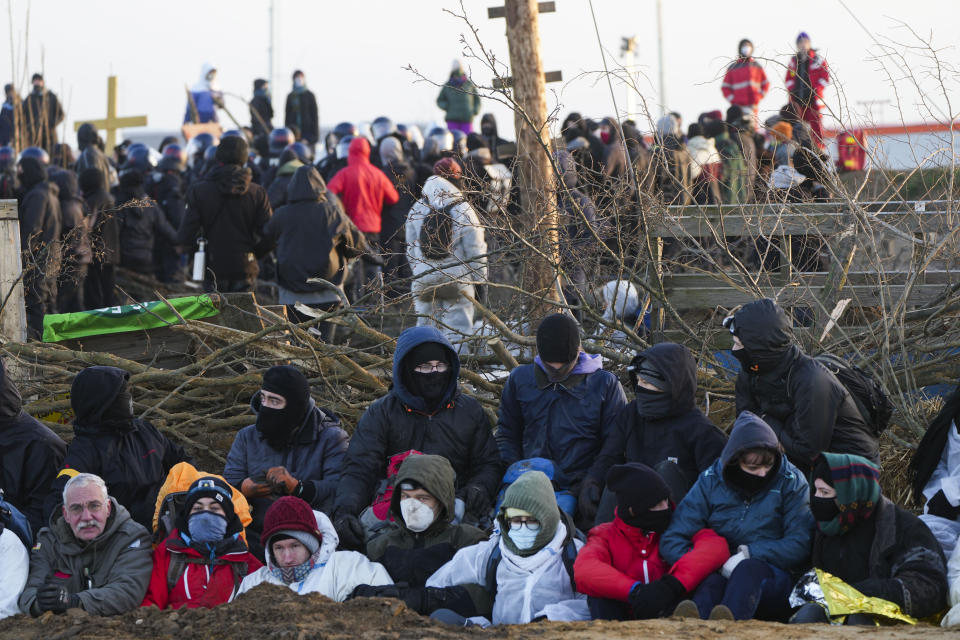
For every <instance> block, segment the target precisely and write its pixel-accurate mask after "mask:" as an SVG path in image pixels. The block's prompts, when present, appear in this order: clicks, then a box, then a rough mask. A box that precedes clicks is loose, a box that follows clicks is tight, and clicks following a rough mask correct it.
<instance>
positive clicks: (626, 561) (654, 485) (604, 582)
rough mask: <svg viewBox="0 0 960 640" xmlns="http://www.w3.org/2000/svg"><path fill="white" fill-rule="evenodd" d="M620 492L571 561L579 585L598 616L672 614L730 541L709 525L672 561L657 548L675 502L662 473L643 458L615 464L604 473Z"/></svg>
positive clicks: (718, 560)
mask: <svg viewBox="0 0 960 640" xmlns="http://www.w3.org/2000/svg"><path fill="white" fill-rule="evenodd" d="M606 481H607V486H608V487H610V489H611V490H612V491H613V492H615V494H616V505H617V510H616V516H615V517H614V519H613V522H608V523H605V524H601V525H597V526H596V527H594V528H593V529H591V530H590V537H589V538H588V539H587V544H586V545H584V547H583V549H581V550H580V553H579V554H578V555H577V561H576V563H575V564H574V565H573V569H574V575H575V577H576V580H577V591H579V592H580V593H585V594H586V595H587V596H588V598H587V602H588V604H589V606H590V614H591V616H592V617H593V619H594V620H636V619H645V618H656V617H659V616H662V615H669V614H670V613H671V612H672V611H673V608H674V606H675V605H676V604H677V603H678V602H679V600H680V599H681V598H682V597H683V596H684V595H685V594H687V593H689V592H691V591H693V590H694V589H696V588H697V586H698V585H699V584H700V582H701V581H702V580H703V579H704V578H706V577H707V576H708V575H710V574H711V573H712V572H714V571H716V570H717V569H719V568H720V567H722V566H723V563H724V562H726V561H727V559H728V558H729V557H730V551H729V550H728V549H727V542H726V540H724V539H723V538H721V537H720V536H719V535H717V534H716V533H714V532H713V531H711V530H709V529H704V530H703V531H700V532H699V533H698V534H697V535H696V536H694V539H693V546H692V548H691V549H690V551H688V552H687V553H685V554H684V555H683V556H682V557H681V558H680V559H679V560H677V562H676V563H674V565H673V566H670V564H669V563H667V562H666V561H665V560H664V559H663V558H662V557H661V556H660V551H659V544H660V536H661V535H663V532H664V531H666V530H667V527H668V526H669V525H670V519H671V517H672V516H673V509H674V502H673V501H672V500H671V499H670V494H671V490H670V487H669V486H667V483H666V482H665V481H664V479H663V478H662V477H661V476H660V475H659V474H658V473H657V472H656V471H654V470H653V469H651V468H650V467H648V466H647V465H645V464H641V463H639V462H630V463H627V464H622V465H616V466H614V467H613V468H611V469H610V472H609V474H607V477H606Z"/></svg>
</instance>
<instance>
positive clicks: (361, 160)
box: [347, 136, 370, 164]
mask: <svg viewBox="0 0 960 640" xmlns="http://www.w3.org/2000/svg"><path fill="white" fill-rule="evenodd" d="M369 163H370V143H369V142H367V139H366V138H363V137H359V136H358V137H356V138H354V139H353V140H351V141H350V147H349V150H348V151H347V164H369Z"/></svg>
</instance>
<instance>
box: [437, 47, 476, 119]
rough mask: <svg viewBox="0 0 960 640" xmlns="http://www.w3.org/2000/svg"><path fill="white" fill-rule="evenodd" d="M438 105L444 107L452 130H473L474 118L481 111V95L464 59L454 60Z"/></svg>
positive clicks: (438, 98)
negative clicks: (469, 75) (468, 73)
mask: <svg viewBox="0 0 960 640" xmlns="http://www.w3.org/2000/svg"><path fill="white" fill-rule="evenodd" d="M437 106H438V107H440V108H441V109H443V111H444V113H445V116H444V118H445V119H446V121H447V129H449V130H450V131H463V132H464V133H472V132H473V119H474V118H476V117H477V114H479V113H480V95H479V94H478V93H477V87H476V85H474V84H473V83H472V82H471V81H470V78H468V77H467V74H466V72H465V71H464V69H463V61H462V60H460V59H456V60H454V61H453V68H452V69H451V70H450V79H448V80H447V83H446V84H445V85H443V88H442V89H440V95H439V96H437Z"/></svg>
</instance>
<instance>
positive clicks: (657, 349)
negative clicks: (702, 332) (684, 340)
mask: <svg viewBox="0 0 960 640" xmlns="http://www.w3.org/2000/svg"><path fill="white" fill-rule="evenodd" d="M640 355H642V356H643V357H644V359H645V360H649V361H650V363H651V364H652V365H653V366H654V367H656V369H657V371H659V372H661V373H662V374H663V377H664V378H665V379H666V381H667V384H669V385H670V396H671V398H672V400H673V402H672V405H671V414H672V415H680V414H681V413H685V412H687V411H690V410H691V409H693V408H694V406H696V393H697V361H696V360H695V359H694V357H693V354H692V353H690V350H689V349H687V348H686V347H684V346H682V345H679V344H675V343H673V342H661V343H660V344H655V345H653V346H652V347H650V348H649V349H647V350H645V351H643V352H642V353H641V354H640Z"/></svg>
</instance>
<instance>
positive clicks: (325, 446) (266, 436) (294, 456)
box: [223, 365, 348, 557]
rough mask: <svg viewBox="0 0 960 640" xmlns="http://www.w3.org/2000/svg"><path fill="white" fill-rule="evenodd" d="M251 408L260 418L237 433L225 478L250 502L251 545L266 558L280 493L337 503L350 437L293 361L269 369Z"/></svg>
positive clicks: (320, 504)
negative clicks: (268, 520)
mask: <svg viewBox="0 0 960 640" xmlns="http://www.w3.org/2000/svg"><path fill="white" fill-rule="evenodd" d="M250 408H251V409H252V410H253V412H254V413H255V414H256V416H257V421H256V422H255V423H254V424H252V425H249V426H247V427H244V428H243V429H241V430H240V431H239V432H238V433H237V437H236V438H235V439H234V441H233V446H231V447H230V453H228V454H227V463H226V466H225V467H224V469H223V477H224V478H226V479H227V482H229V483H230V484H232V485H234V486H235V487H238V488H239V489H240V491H241V492H242V493H243V495H245V496H246V497H247V500H249V501H250V504H251V506H252V507H253V522H252V523H251V524H250V526H249V527H247V531H248V532H249V533H248V541H249V543H250V550H251V551H252V552H253V553H255V554H257V555H258V556H259V557H263V548H262V547H261V546H260V539H259V532H260V531H261V529H262V527H263V514H264V513H266V510H267V508H268V507H269V506H270V505H271V504H272V503H273V502H274V501H275V500H276V499H277V498H279V497H281V496H286V495H292V496H296V497H298V498H301V499H303V500H305V501H306V502H308V503H310V505H311V506H312V507H313V508H314V509H316V510H317V511H328V510H329V508H330V507H331V506H332V503H333V497H334V492H335V491H336V488H337V483H338V482H339V480H340V473H341V470H342V468H343V456H344V453H345V452H346V450H347V439H348V436H347V433H346V431H344V430H343V429H342V428H341V427H340V419H339V418H338V417H337V416H336V414H334V413H333V412H332V411H330V410H329V409H325V408H322V407H319V406H317V404H316V402H314V400H313V398H312V397H311V396H310V382H309V381H308V380H307V378H306V376H304V375H303V373H302V372H301V371H300V370H299V369H297V368H296V367H294V366H291V365H278V366H274V367H270V368H269V369H267V371H266V372H265V373H264V374H263V383H262V384H261V385H260V390H259V391H257V393H255V394H254V395H253V398H251V400H250Z"/></svg>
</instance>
